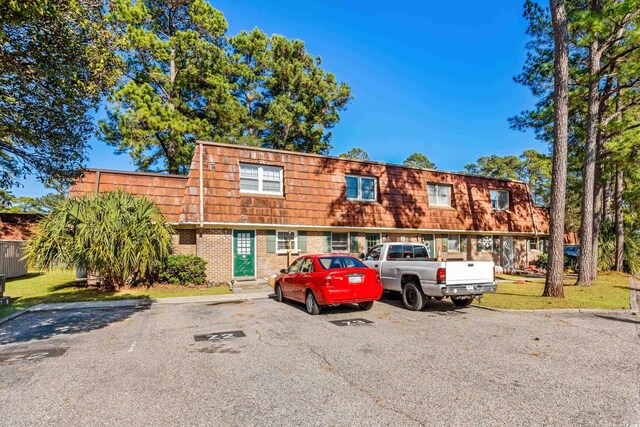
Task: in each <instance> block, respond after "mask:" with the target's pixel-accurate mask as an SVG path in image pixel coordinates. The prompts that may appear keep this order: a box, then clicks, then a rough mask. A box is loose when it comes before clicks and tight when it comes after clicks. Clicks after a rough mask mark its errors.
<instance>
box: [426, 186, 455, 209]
mask: <svg viewBox="0 0 640 427" xmlns="http://www.w3.org/2000/svg"><path fill="white" fill-rule="evenodd" d="M427 190H428V193H429V206H451V186H450V185H442V184H427Z"/></svg>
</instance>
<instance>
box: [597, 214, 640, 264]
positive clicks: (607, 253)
mask: <svg viewBox="0 0 640 427" xmlns="http://www.w3.org/2000/svg"><path fill="white" fill-rule="evenodd" d="M601 227H602V228H601V229H600V240H599V241H598V270H599V271H606V270H612V269H613V268H614V266H615V263H616V230H615V224H613V223H612V222H611V221H603V222H602V225H601ZM624 232H625V234H624V271H626V272H627V273H631V274H637V273H638V272H640V234H638V233H637V232H634V231H632V230H631V229H630V228H628V227H625V230H624Z"/></svg>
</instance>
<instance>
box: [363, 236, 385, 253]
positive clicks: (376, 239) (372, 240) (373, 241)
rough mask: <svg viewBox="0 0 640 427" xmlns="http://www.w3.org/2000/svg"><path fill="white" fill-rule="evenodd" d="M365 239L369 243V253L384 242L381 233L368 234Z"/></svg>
mask: <svg viewBox="0 0 640 427" xmlns="http://www.w3.org/2000/svg"><path fill="white" fill-rule="evenodd" d="M364 237H365V240H366V243H367V247H366V249H367V252H369V251H370V250H371V248H373V247H374V246H376V245H379V244H380V242H381V241H382V236H381V235H380V233H366V234H365V235H364Z"/></svg>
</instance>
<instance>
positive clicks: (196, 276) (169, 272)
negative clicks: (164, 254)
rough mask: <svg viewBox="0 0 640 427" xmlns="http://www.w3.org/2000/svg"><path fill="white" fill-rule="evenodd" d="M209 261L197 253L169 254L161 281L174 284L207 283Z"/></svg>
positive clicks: (160, 275)
mask: <svg viewBox="0 0 640 427" xmlns="http://www.w3.org/2000/svg"><path fill="white" fill-rule="evenodd" d="M206 265H207V261H205V260H203V259H202V258H200V257H197V256H195V255H169V257H168V258H167V263H166V265H165V268H164V270H163V271H161V272H160V274H159V275H158V277H159V279H160V281H162V282H166V283H171V284H172V285H183V286H186V285H202V284H203V283H205V280H206V277H207V276H206V274H205V268H206Z"/></svg>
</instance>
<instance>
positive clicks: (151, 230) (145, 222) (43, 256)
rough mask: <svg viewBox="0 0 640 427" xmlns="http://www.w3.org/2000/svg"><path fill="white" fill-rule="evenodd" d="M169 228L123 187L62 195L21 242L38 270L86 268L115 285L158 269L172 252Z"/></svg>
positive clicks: (148, 205) (154, 208) (146, 203)
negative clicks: (93, 192) (60, 267)
mask: <svg viewBox="0 0 640 427" xmlns="http://www.w3.org/2000/svg"><path fill="white" fill-rule="evenodd" d="M171 234H172V229H171V226H170V225H169V224H168V223H167V222H166V220H165V219H164V217H163V216H162V214H161V213H160V210H159V209H158V206H157V205H156V204H155V203H154V202H152V201H151V200H149V199H146V198H139V197H135V196H133V195H132V194H129V193H126V192H124V191H122V190H117V191H112V192H106V193H101V194H99V195H97V196H93V195H91V196H80V197H75V198H72V199H66V200H64V201H63V202H62V203H60V204H59V205H58V206H56V207H55V208H54V209H52V211H51V212H50V213H49V215H47V216H46V217H44V218H43V219H42V220H41V221H40V222H39V223H38V225H37V227H36V231H35V234H34V236H33V238H31V239H30V240H29V241H27V243H26V244H25V258H27V260H28V261H29V265H30V266H32V267H37V268H52V267H55V266H66V267H74V266H81V267H85V268H86V269H87V270H88V271H91V272H94V273H95V274H97V276H98V277H99V279H100V282H101V284H102V286H104V287H105V288H107V289H114V288H116V287H118V288H120V287H122V286H124V285H128V284H132V283H135V282H137V281H140V280H142V279H145V278H146V277H148V276H149V275H150V274H152V273H154V272H155V271H157V270H158V269H159V268H160V267H161V266H162V265H163V264H164V262H165V260H166V258H167V256H168V255H169V253H170V250H171Z"/></svg>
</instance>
